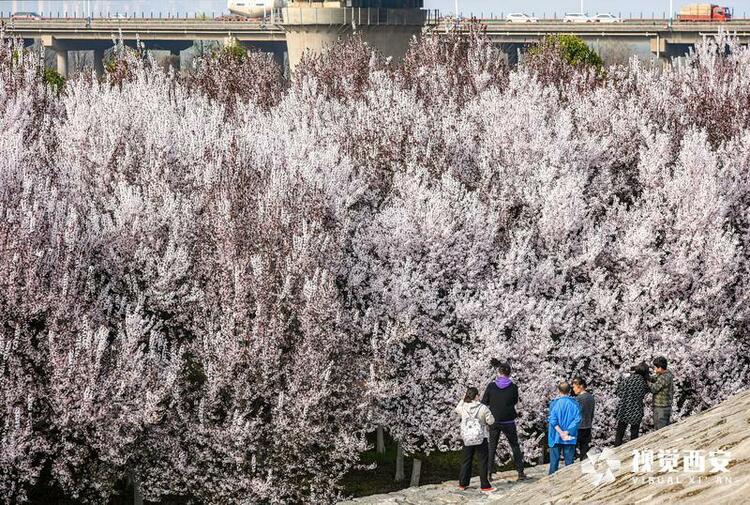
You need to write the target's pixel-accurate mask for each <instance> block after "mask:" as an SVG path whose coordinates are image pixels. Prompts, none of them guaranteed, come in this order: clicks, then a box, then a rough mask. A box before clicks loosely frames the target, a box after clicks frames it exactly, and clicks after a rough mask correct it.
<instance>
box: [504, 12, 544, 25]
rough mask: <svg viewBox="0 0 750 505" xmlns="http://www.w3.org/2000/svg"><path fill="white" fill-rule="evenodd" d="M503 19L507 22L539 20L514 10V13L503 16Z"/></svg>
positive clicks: (533, 21)
mask: <svg viewBox="0 0 750 505" xmlns="http://www.w3.org/2000/svg"><path fill="white" fill-rule="evenodd" d="M505 20H506V21H507V22H509V23H538V22H539V20H538V19H537V18H533V17H531V16H529V15H526V14H524V13H523V12H516V13H511V14H508V15H507V16H506V17H505Z"/></svg>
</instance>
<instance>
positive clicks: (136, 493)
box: [128, 470, 143, 505]
mask: <svg viewBox="0 0 750 505" xmlns="http://www.w3.org/2000/svg"><path fill="white" fill-rule="evenodd" d="M128 474H129V475H128V477H129V478H130V482H132V483H133V505H143V493H141V481H140V479H138V475H137V474H136V473H135V472H134V471H133V470H130V471H129V472H128Z"/></svg>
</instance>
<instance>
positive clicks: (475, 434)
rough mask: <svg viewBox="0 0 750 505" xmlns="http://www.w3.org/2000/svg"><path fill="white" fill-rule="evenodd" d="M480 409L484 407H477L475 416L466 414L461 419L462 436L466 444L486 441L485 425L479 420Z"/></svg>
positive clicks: (478, 443)
mask: <svg viewBox="0 0 750 505" xmlns="http://www.w3.org/2000/svg"><path fill="white" fill-rule="evenodd" d="M480 410H482V407H479V408H478V409H476V411H474V415H473V416H472V415H470V416H464V418H463V419H461V438H463V440H464V445H465V446H472V445H481V444H482V442H483V441H484V427H483V426H482V423H481V421H479V411H480ZM467 413H468V411H467Z"/></svg>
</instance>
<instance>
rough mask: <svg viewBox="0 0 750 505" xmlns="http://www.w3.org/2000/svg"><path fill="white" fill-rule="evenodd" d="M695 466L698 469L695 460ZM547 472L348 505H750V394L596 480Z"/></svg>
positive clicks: (645, 442)
mask: <svg viewBox="0 0 750 505" xmlns="http://www.w3.org/2000/svg"><path fill="white" fill-rule="evenodd" d="M660 451H666V452H667V453H668V452H670V451H675V453H679V455H680V458H679V464H678V466H677V467H676V468H671V467H670V466H667V467H665V466H664V465H663V464H662V463H661V462H660V460H659V458H658V454H659V452H660ZM719 451H720V452H719ZM645 453H653V454H654V455H655V456H656V457H655V459H654V461H653V468H652V470H650V471H644V470H643V469H642V466H641V465H640V463H639V464H638V467H639V473H633V458H634V456H636V455H637V456H638V458H639V460H638V461H639V462H640V460H641V459H642V457H643V455H644V454H645ZM688 454H693V455H695V454H699V455H700V456H701V457H702V458H703V459H701V460H700V463H701V464H700V465H699V468H698V470H696V469H695V467H694V466H690V467H689V468H691V469H690V470H686V467H685V466H684V465H685V464H686V463H685V458H686V457H687V456H686V455H688ZM717 458H718V459H717ZM717 460H718V461H719V463H717ZM611 462H619V469H614V467H613V466H612V464H611ZM722 462H723V464H721V463H722ZM691 465H695V460H693V463H691ZM608 468H609V469H610V470H613V482H609V483H603V484H598V485H597V484H596V483H595V480H594V479H592V477H594V476H596V475H599V476H603V475H604V473H605V472H606V470H607V469H608ZM720 468H723V470H719V469H720ZM546 470H547V465H543V466H539V467H535V468H529V469H527V473H528V474H529V476H533V477H534V478H533V479H532V480H530V481H526V482H515V481H514V480H508V479H513V478H514V476H515V475H514V474H515V472H510V473H505V474H498V475H496V476H495V479H494V480H493V484H494V485H495V486H496V487H497V488H498V490H497V491H496V492H494V493H492V494H489V495H485V494H483V493H481V492H480V491H479V490H478V489H477V488H478V483H477V482H476V480H475V481H472V488H471V489H469V490H467V491H459V490H458V489H457V487H456V485H457V482H456V481H453V482H446V483H443V484H437V485H432V486H421V487H417V488H410V489H405V490H403V491H398V492H396V493H391V494H388V495H377V496H368V497H364V498H359V499H357V500H354V501H349V502H344V503H349V504H352V505H354V504H372V505H374V504H393V505H396V504H399V505H401V504H403V505H422V504H425V505H426V504H428V503H430V504H433V503H434V504H454V503H455V504H465V503H466V504H474V503H486V504H497V505H571V504H577V503H581V504H586V505H594V504H596V505H620V504H622V505H631V504H638V505H640V504H644V505H646V504H651V503H659V504H662V503H668V504H672V503H674V504H678V505H723V504H727V505H744V504H747V503H750V391H746V392H744V393H740V394H738V395H736V396H733V397H731V398H729V399H727V400H726V401H724V402H723V403H721V404H719V405H717V406H716V407H714V408H712V409H710V410H707V411H705V412H701V413H700V414H696V415H693V416H690V417H688V418H685V419H683V420H682V421H680V422H679V423H675V424H672V425H670V426H668V427H666V428H663V429H661V430H659V431H656V432H651V433H648V434H646V435H644V436H641V437H640V438H638V439H636V440H634V441H632V442H628V443H627V444H624V445H622V446H620V447H617V448H615V449H613V451H612V452H611V453H610V459H608V460H607V461H603V460H602V461H595V466H593V467H591V468H589V469H588V470H589V473H588V474H585V473H584V472H583V471H582V468H581V464H580V463H576V464H575V465H571V466H569V467H564V468H562V469H561V470H560V471H559V472H558V473H556V474H555V475H552V476H546V475H545V473H546Z"/></svg>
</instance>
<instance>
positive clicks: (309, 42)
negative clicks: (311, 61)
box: [281, 0, 427, 70]
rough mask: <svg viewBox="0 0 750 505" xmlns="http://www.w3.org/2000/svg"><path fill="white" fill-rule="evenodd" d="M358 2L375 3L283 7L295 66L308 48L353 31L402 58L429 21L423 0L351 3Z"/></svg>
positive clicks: (346, 0) (301, 0)
mask: <svg viewBox="0 0 750 505" xmlns="http://www.w3.org/2000/svg"><path fill="white" fill-rule="evenodd" d="M355 3H359V4H360V5H364V6H369V5H371V4H374V2H370V1H367V0H360V1H359V2H352V1H351V0H342V1H325V2H323V1H320V0H317V1H316V0H313V1H307V0H296V1H292V2H290V3H289V5H288V6H287V7H285V8H284V9H282V19H283V22H282V23H281V26H282V27H283V28H284V31H285V32H286V41H287V48H288V53H289V54H288V56H289V66H290V68H291V69H292V70H294V67H296V66H297V64H298V63H299V61H300V59H301V58H302V55H303V54H304V53H305V51H312V52H320V51H322V50H323V49H324V48H325V47H327V46H330V45H331V44H333V43H335V42H336V41H337V40H338V39H340V38H343V37H346V36H349V35H352V34H353V33H357V34H358V35H360V36H361V37H362V40H363V41H365V42H366V43H367V44H369V45H370V46H371V47H373V48H375V49H377V50H378V51H380V52H381V53H383V54H384V55H385V56H390V57H393V58H395V59H396V60H400V59H402V58H403V57H404V55H405V54H406V51H407V50H408V49H409V43H410V42H411V39H412V38H413V37H415V36H419V35H420V34H421V33H422V29H423V27H424V25H425V24H426V22H427V11H425V10H422V9H421V8H420V7H419V6H421V4H422V2H421V1H420V0H403V1H402V5H403V8H394V9H380V8H374V7H364V6H363V7H347V5H352V4H355Z"/></svg>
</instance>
